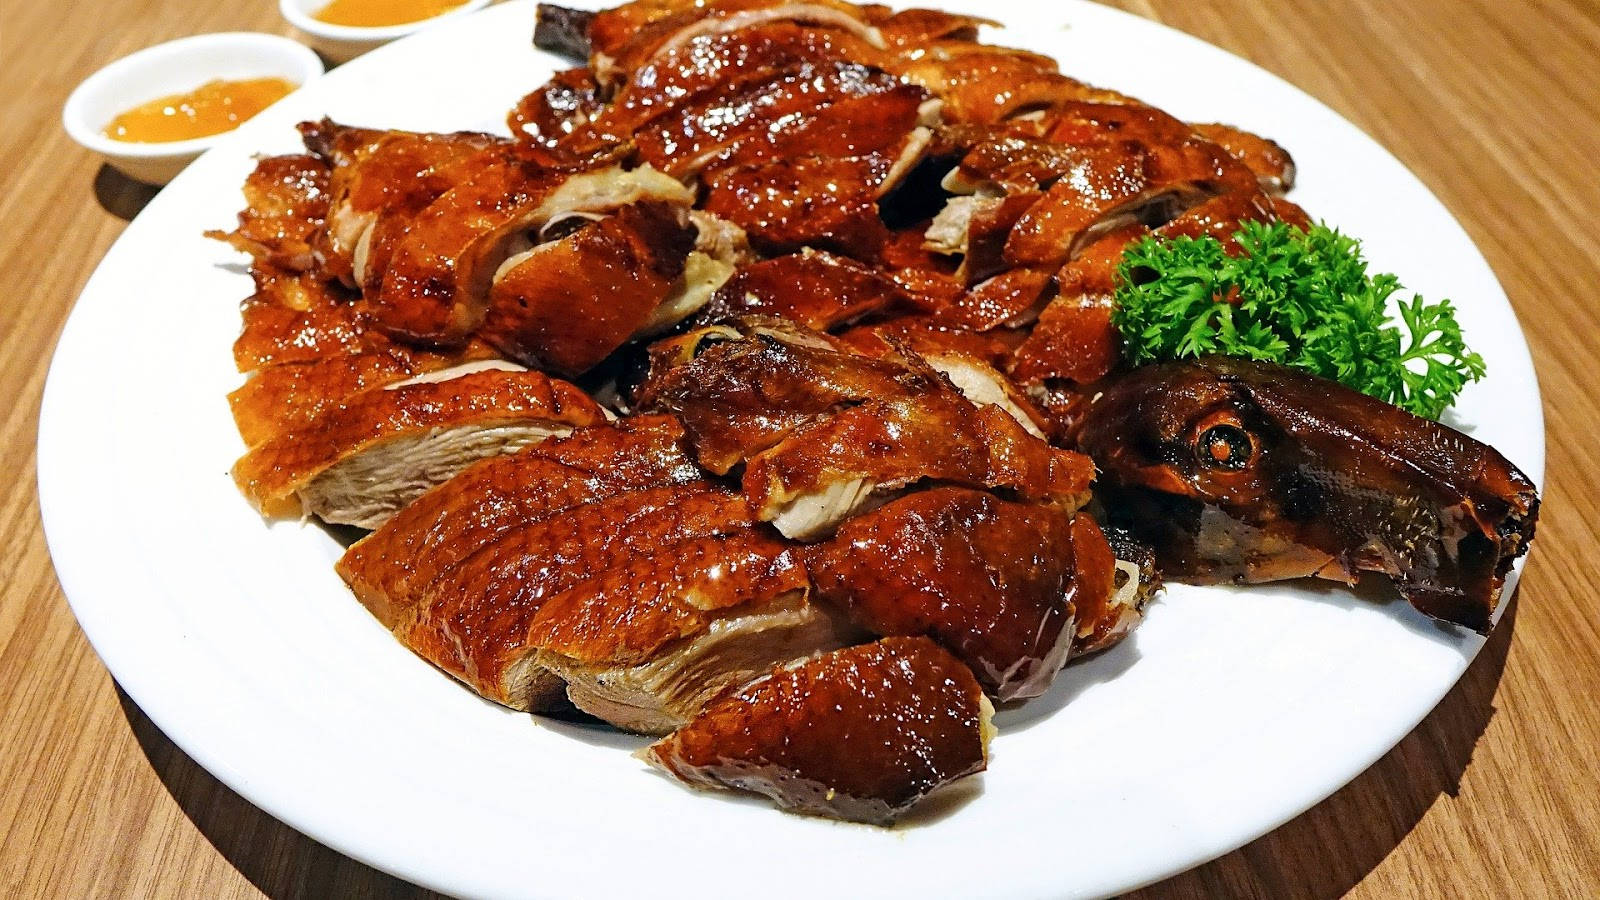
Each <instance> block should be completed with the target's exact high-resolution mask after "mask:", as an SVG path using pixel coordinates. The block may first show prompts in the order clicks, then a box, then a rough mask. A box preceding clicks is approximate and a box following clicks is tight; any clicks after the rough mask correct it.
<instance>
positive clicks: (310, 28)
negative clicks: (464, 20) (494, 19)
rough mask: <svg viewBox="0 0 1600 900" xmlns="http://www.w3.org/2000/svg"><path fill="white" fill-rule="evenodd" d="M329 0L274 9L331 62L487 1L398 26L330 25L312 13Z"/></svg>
mask: <svg viewBox="0 0 1600 900" xmlns="http://www.w3.org/2000/svg"><path fill="white" fill-rule="evenodd" d="M329 2H330V0H278V11H279V12H280V13H282V14H283V17H284V18H285V19H287V20H289V24H290V25H293V26H294V27H295V28H298V29H300V30H301V31H302V32H304V33H305V35H306V37H307V38H308V40H309V43H310V44H311V46H313V47H315V48H316V49H317V52H319V53H321V54H322V55H323V56H326V57H327V58H328V59H329V60H330V61H332V62H333V63H335V64H338V63H342V62H348V61H350V60H352V59H355V58H356V57H358V56H360V55H361V54H363V53H365V52H367V51H368V50H372V49H374V48H376V47H380V46H382V45H384V44H387V43H389V42H390V41H392V40H394V39H396V38H403V37H405V36H406V35H408V34H411V33H412V32H415V31H420V30H422V29H424V28H427V27H429V26H430V25H437V24H438V23H440V22H443V21H445V20H446V19H454V18H458V17H460V16H464V15H467V14H469V13H473V12H477V11H478V10H480V9H483V8H484V7H486V6H488V5H489V4H490V2H491V0H467V2H466V3H463V4H461V5H460V6H458V7H456V8H454V9H451V10H447V11H445V12H442V13H440V14H439V15H437V16H433V17H432V18H428V19H418V20H417V21H415V22H405V23H402V24H400V25H381V26H374V27H370V28H369V27H361V26H355V25H330V24H328V23H327V22H323V21H321V20H320V19H314V18H312V16H313V15H314V14H315V13H316V12H317V11H318V10H320V9H322V8H323V7H325V6H327V5H328V3H329Z"/></svg>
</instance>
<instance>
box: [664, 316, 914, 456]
mask: <svg viewBox="0 0 1600 900" xmlns="http://www.w3.org/2000/svg"><path fill="white" fill-rule="evenodd" d="M737 324H738V325H739V326H742V327H743V328H742V330H740V329H737V328H733V327H727V326H713V327H712V328H708V329H703V330H701V331H700V332H698V333H696V332H691V333H690V335H688V336H686V338H688V339H689V340H697V343H695V344H694V349H693V350H691V351H690V357H689V358H688V359H686V360H683V361H681V362H678V363H677V364H676V365H671V364H667V362H666V359H665V358H664V357H666V355H667V353H666V352H662V353H661V354H660V355H659V356H658V360H660V361H659V362H658V364H656V365H653V366H652V369H651V374H650V376H649V378H648V379H647V380H646V382H645V384H644V385H643V386H642V387H641V390H640V394H639V402H640V406H641V408H643V409H648V410H652V411H659V412H670V413H672V414H673V415H675V416H677V417H678V418H679V419H680V420H681V421H682V422H683V425H684V429H685V431H686V432H687V434H688V436H689V442H690V444H691V445H692V446H693V447H694V452H695V457H696V459H698V460H699V462H700V465H702V466H704V467H705V468H706V469H708V470H710V471H712V472H714V473H716V474H718V475H723V474H726V473H727V472H728V471H729V470H731V469H733V468H734V467H735V466H737V465H739V464H740V463H743V462H744V461H746V460H748V459H749V458H750V457H751V456H754V455H755V454H757V453H759V452H761V451H763V450H766V449H767V448H768V447H771V446H773V445H774V444H776V443H778V442H779V441H781V440H783V439H784V438H785V437H786V436H787V435H789V434H790V433H792V432H793V431H795V430H796V429H798V428H801V427H803V426H805V425H807V424H808V423H810V422H813V421H815V420H817V419H818V418H819V417H822V416H826V415H828V414H830V413H833V412H835V411H837V410H840V409H844V408H847V407H849V406H851V405H854V404H859V403H862V402H865V401H867V400H871V399H874V398H883V397H895V396H903V395H906V394H913V393H919V392H926V391H933V390H940V389H943V388H944V385H943V383H942V381H941V380H940V379H939V376H938V375H937V374H936V373H934V372H933V371H932V370H931V369H929V368H927V367H926V366H920V365H914V364H913V363H912V362H911V361H908V360H906V359H905V358H903V357H891V356H884V357H881V358H868V357H865V356H861V355H858V354H855V353H851V352H848V351H845V350H841V349H838V348H836V347H835V346H833V345H832V344H831V342H828V341H827V340H826V339H824V338H822V337H821V336H820V335H816V334H814V333H808V332H806V331H804V330H803V329H800V328H798V327H795V326H791V325H787V324H785V323H774V324H773V325H760V324H756V323H754V322H752V321H750V320H739V321H738V322H737Z"/></svg>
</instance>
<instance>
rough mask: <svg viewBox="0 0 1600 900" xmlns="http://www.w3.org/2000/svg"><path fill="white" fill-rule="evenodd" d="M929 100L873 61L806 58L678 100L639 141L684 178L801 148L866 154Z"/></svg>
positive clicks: (659, 163)
mask: <svg viewBox="0 0 1600 900" xmlns="http://www.w3.org/2000/svg"><path fill="white" fill-rule="evenodd" d="M927 99H928V98H927V94H926V93H924V92H923V91H922V89H921V88H918V87H916V86H914V85H908V84H906V83H905V82H902V81H901V80H900V79H898V78H896V77H895V76H893V75H891V74H889V73H888V72H884V71H882V70H879V69H874V68H871V67H870V66H863V65H860V64H857V63H848V62H823V63H815V64H813V63H804V64H801V65H800V66H799V68H797V69H794V70H792V71H789V72H785V73H782V74H780V75H777V76H776V77H774V78H773V79H772V80H770V81H765V82H756V83H754V84H750V85H747V86H745V87H743V88H742V89H739V92H738V93H724V92H720V91H719V92H717V93H716V95H715V96H712V97H711V98H709V99H706V100H703V101H701V102H699V103H695V104H686V105H682V106H676V107H673V108H671V110H670V112H668V113H666V114H663V115H662V116H660V117H659V118H658V119H656V120H655V121H653V122H652V123H650V124H649V125H648V126H647V127H645V128H644V129H643V130H642V131H640V132H639V133H638V134H637V135H635V137H634V140H635V141H636V143H637V145H638V151H639V156H640V158H641V159H643V160H644V161H646V162H648V163H650V164H651V165H653V166H655V167H656V168H658V169H661V170H662V171H664V172H666V173H668V174H670V175H673V176H676V177H679V178H689V177H693V176H694V175H696V174H698V173H699V172H700V171H701V170H703V169H706V168H707V167H722V166H728V165H750V164H756V163H761V162H767V161H771V160H778V159H786V158H793V157H795V156H800V155H807V156H811V155H815V156H824V155H826V156H835V155H838V156H858V155H862V154H867V153H873V152H878V151H883V150H885V149H887V148H890V147H895V146H897V145H898V144H899V143H900V142H901V141H902V140H903V139H904V138H905V136H906V135H907V134H909V133H910V132H911V130H912V129H913V128H915V127H916V126H917V124H918V121H919V117H920V114H919V109H920V107H921V106H922V103H923V102H924V101H925V100H927Z"/></svg>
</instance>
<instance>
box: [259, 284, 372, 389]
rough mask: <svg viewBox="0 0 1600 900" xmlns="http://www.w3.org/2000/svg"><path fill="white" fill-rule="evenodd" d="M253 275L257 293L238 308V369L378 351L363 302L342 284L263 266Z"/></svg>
mask: <svg viewBox="0 0 1600 900" xmlns="http://www.w3.org/2000/svg"><path fill="white" fill-rule="evenodd" d="M250 274H251V277H252V278H253V279H254V281H255V284H256V292H255V293H254V294H252V295H250V297H249V298H248V299H246V300H245V301H244V302H243V303H241V304H240V305H239V312H240V317H241V318H242V319H243V320H244V324H243V328H242V330H241V331H240V333H239V337H238V338H237V339H236V340H235V341H234V344H233V361H234V364H235V365H237V366H238V367H239V371H241V372H252V371H255V370H256V369H261V368H265V367H267V366H275V365H281V364H284V363H304V362H314V361H316V360H320V359H326V358H328V357H332V356H348V355H352V354H357V353H363V352H366V351H368V350H371V349H373V346H374V345H373V342H372V340H371V335H370V334H369V332H368V331H367V328H366V326H365V323H364V321H363V316H362V315H361V309H362V305H361V304H360V302H359V299H360V298H359V297H357V296H356V295H355V294H353V293H351V292H350V291H348V290H346V289H344V288H343V287H341V286H339V285H338V284H337V283H335V282H331V281H327V280H325V279H323V278H322V277H321V276H319V275H317V274H315V273H312V272H290V271H287V270H282V269H278V268H277V267H275V266H272V265H270V264H268V263H262V262H257V263H255V264H253V265H252V266H251V268H250Z"/></svg>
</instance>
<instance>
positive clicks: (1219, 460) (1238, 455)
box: [1195, 425, 1253, 472]
mask: <svg viewBox="0 0 1600 900" xmlns="http://www.w3.org/2000/svg"><path fill="white" fill-rule="evenodd" d="M1252 451H1253V448H1252V447H1251V446H1250V435H1249V434H1248V433H1246V432H1245V430H1244V429H1243V428H1240V427H1238V426H1237V425H1213V426H1211V427H1210V428H1207V429H1206V430H1205V431H1203V432H1201V434H1200V440H1199V442H1198V443H1197V444H1196V445H1195V453H1196V454H1198V455H1199V457H1200V462H1202V463H1204V464H1205V465H1207V466H1210V467H1211V468H1213V469H1228V470H1230V471H1235V472H1236V471H1238V470H1240V469H1243V468H1244V467H1245V466H1247V465H1249V464H1250V456H1251V453H1252Z"/></svg>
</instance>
